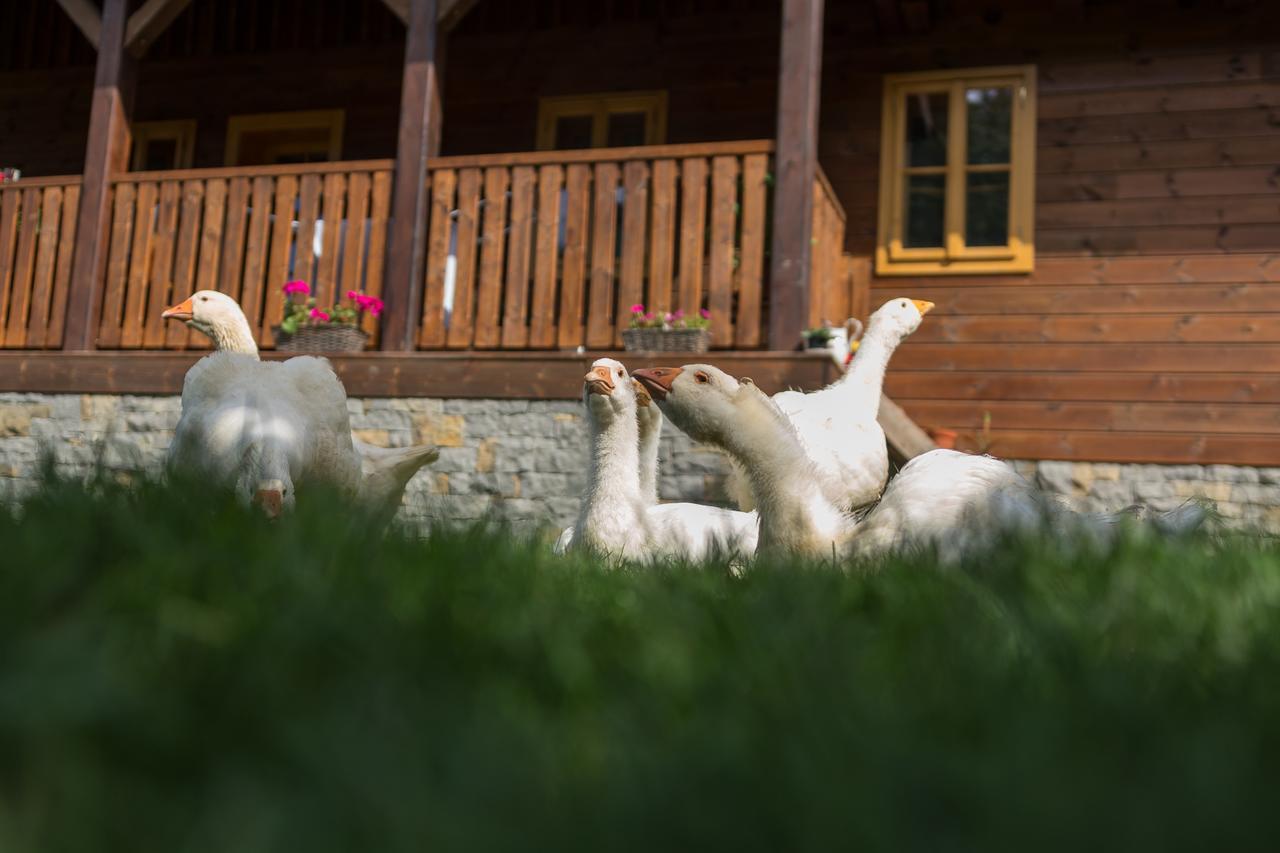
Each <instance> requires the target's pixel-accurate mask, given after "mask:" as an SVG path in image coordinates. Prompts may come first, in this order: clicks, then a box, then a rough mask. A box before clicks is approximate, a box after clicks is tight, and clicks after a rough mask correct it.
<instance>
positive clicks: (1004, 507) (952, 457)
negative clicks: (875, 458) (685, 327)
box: [635, 364, 1204, 557]
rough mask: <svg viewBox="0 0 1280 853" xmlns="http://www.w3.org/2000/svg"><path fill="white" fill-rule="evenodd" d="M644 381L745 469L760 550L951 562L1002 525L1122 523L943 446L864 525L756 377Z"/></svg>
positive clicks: (666, 374) (668, 411) (644, 377)
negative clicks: (926, 551) (1069, 506)
mask: <svg viewBox="0 0 1280 853" xmlns="http://www.w3.org/2000/svg"><path fill="white" fill-rule="evenodd" d="M635 377H636V379H637V380H638V381H639V382H640V383H641V384H642V385H644V387H645V388H646V389H647V390H648V391H649V393H650V394H651V395H652V396H653V399H654V400H655V401H656V402H657V403H658V406H659V407H660V408H661V409H662V412H663V414H665V415H666V416H667V417H668V418H670V419H671V421H672V422H673V423H674V424H675V425H676V426H678V427H679V428H680V429H682V430H684V432H686V433H687V434H688V435H689V436H690V437H692V438H693V439H695V440H697V441H704V442H707V443H709V444H714V445H716V446H718V447H720V448H722V449H724V450H725V451H726V452H727V453H729V455H730V456H732V457H733V458H734V460H735V461H737V462H738V464H739V465H741V466H742V468H743V470H744V472H745V473H746V475H747V477H748V478H749V481H750V485H751V489H752V491H753V493H754V494H755V496H756V500H757V504H758V507H759V513H760V536H759V550H760V552H770V553H783V554H794V555H803V556H810V557H824V556H831V555H832V554H833V553H834V554H848V553H866V554H873V553H882V552H884V551H887V550H890V549H893V548H895V547H900V546H903V545H907V544H913V545H914V544H930V543H932V544H936V545H938V546H939V547H940V549H942V550H943V554H944V556H946V555H947V552H950V553H951V554H953V555H954V553H956V552H958V551H962V550H964V549H966V548H968V547H970V546H974V545H981V544H983V543H984V542H987V541H990V536H991V535H993V533H994V532H995V530H996V529H997V528H1005V527H1008V526H1011V525H1015V526H1016V525H1027V524H1039V523H1043V522H1045V521H1046V520H1047V521H1050V522H1056V521H1060V520H1065V521H1078V522H1080V523H1081V524H1082V525H1086V526H1089V527H1090V528H1092V529H1094V530H1098V529H1100V528H1107V529H1109V528H1111V527H1113V526H1114V522H1115V521H1116V520H1117V519H1118V518H1120V517H1122V516H1080V515H1076V514H1074V513H1067V512H1066V511H1065V510H1061V509H1055V508H1054V507H1052V506H1051V505H1049V504H1048V503H1047V502H1046V501H1044V500H1042V499H1041V497H1040V496H1039V495H1038V494H1037V493H1036V492H1035V491H1034V490H1033V489H1032V487H1031V486H1030V484H1029V483H1027V482H1026V480H1024V479H1023V478H1022V477H1020V476H1019V475H1018V474H1017V473H1015V472H1014V471H1013V470H1012V469H1010V468H1009V467H1008V466H1006V465H1005V464H1004V463H1002V462H1000V461H999V460H997V459H993V458H991V457H989V456H971V455H969V454H965V453H959V452H957V451H954V450H933V451H930V452H929V453H925V454H922V455H920V456H918V457H916V458H915V459H913V460H911V462H910V463H908V464H907V465H906V466H905V467H903V469H902V470H901V471H900V472H899V473H898V475H897V477H895V478H894V479H893V480H892V481H891V482H890V483H889V486H888V488H887V489H886V490H885V492H884V496H883V497H882V498H881V500H880V502H879V503H878V504H876V505H875V507H874V508H872V509H871V510H870V511H869V512H868V513H866V515H865V516H864V517H863V518H861V519H858V518H856V517H855V516H854V515H852V514H850V513H848V512H846V511H845V510H844V508H843V507H842V506H839V505H837V504H836V503H835V502H834V501H832V500H831V499H830V498H828V497H827V495H826V494H825V493H824V492H823V491H822V490H821V489H817V488H814V483H815V478H816V477H817V472H816V468H817V466H816V463H814V462H813V460H812V459H811V458H810V457H809V456H808V454H807V452H806V449H805V447H804V446H803V445H802V444H801V442H800V439H799V437H798V435H797V433H796V428H795V425H794V423H793V422H792V421H791V420H790V419H788V418H787V416H786V415H785V414H784V413H783V412H782V410H781V409H780V408H778V406H777V404H776V403H774V402H773V401H772V400H770V399H769V398H768V397H767V396H765V395H764V393H763V392H761V391H760V390H759V389H758V388H757V387H756V386H755V385H754V384H753V383H752V382H751V380H749V379H742V380H738V379H734V378H733V377H732V376H729V375H728V374H726V373H724V372H723V371H721V370H718V369H717V368H715V367H712V366H711V365H707V364H688V365H685V366H684V367H679V368H647V369H644V370H637V371H636V373H635ZM1203 518H1204V514H1203V511H1202V510H1199V508H1198V507H1193V508H1184V509H1182V510H1175V511H1174V513H1171V514H1166V515H1165V516H1161V517H1160V519H1159V520H1158V522H1157V523H1156V524H1155V527H1157V528H1158V529H1162V530H1167V531H1170V532H1183V531H1185V530H1188V529H1191V528H1194V527H1195V526H1198V525H1199V523H1200V522H1201V521H1202V520H1203Z"/></svg>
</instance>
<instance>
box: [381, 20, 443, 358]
mask: <svg viewBox="0 0 1280 853" xmlns="http://www.w3.org/2000/svg"><path fill="white" fill-rule="evenodd" d="M439 97H440V95H439V90H438V86H437V79H436V0H411V2H410V8H409V27H408V32H407V33H406V34H405V48H404V82H403V83H402V84H401V92H400V135H399V138H398V141H397V144H396V172H395V177H394V179H393V181H394V182H393V185H392V191H391V216H392V220H391V233H390V235H389V239H388V240H387V263H386V271H387V272H386V280H385V282H384V283H383V286H382V293H383V300H384V301H385V302H386V310H385V311H384V312H383V315H382V349H384V350H390V351H393V352H405V351H409V350H412V349H413V348H414V338H415V337H416V336H415V332H416V330H417V327H418V320H419V317H420V316H421V309H422V282H423V278H422V277H423V265H424V260H425V259H424V255H425V250H426V239H427V157H428V156H429V155H430V153H431V148H432V144H433V143H432V139H433V137H435V136H436V130H435V128H434V127H433V125H434V124H436V123H438V116H439V113H438V112H437V106H436V104H435V102H436V101H437V100H438V99H439Z"/></svg>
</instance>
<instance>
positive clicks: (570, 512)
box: [0, 393, 1280, 530]
mask: <svg viewBox="0 0 1280 853" xmlns="http://www.w3.org/2000/svg"><path fill="white" fill-rule="evenodd" d="M348 405H349V406H350V410H351V425H352V429H353V430H355V433H356V435H357V437H359V438H360V439H362V440H364V441H366V442H368V443H370V444H375V445H380V446H395V447H398V446H405V445H409V444H418V443H424V442H434V443H435V444H437V445H439V446H440V459H439V460H438V461H437V462H436V463H435V464H433V465H431V466H429V467H427V468H425V469H424V470H423V471H421V472H420V473H419V474H418V475H417V476H416V477H415V478H414V480H413V482H412V483H411V484H410V486H409V490H408V492H407V494H406V496H405V506H404V508H403V510H402V511H401V517H402V518H403V519H404V520H405V521H408V522H411V523H421V522H426V521H427V520H429V519H449V520H458V521H466V520H471V519H477V518H481V517H483V516H485V515H487V514H490V513H492V514H496V515H497V516H499V517H501V518H504V519H507V520H510V521H514V522H518V523H521V524H525V525H535V524H543V523H549V524H553V525H564V524H568V523H570V522H571V521H572V520H573V517H574V515H575V513H576V511H577V507H578V500H579V497H580V496H581V494H582V489H583V487H584V485H585V481H586V461H587V460H586V444H587V430H586V424H585V422H584V421H583V417H582V411H581V408H582V407H581V404H579V403H577V402H573V401H559V400H456V399H446V400H438V399H421V398H410V399H386V398H365V399H353V400H350V401H349V402H348ZM179 408H180V407H179V400H178V398H177V397H174V396H171V397H147V396H119V397H116V396H103V395H80V394H13V393H3V394H0V500H12V499H15V498H18V497H20V496H21V495H23V494H24V493H26V492H27V491H29V490H30V489H32V488H34V487H35V483H36V481H35V476H36V472H37V469H38V464H39V459H40V455H41V452H42V450H44V449H47V450H48V451H49V452H51V453H52V454H53V458H54V461H55V464H56V467H57V469H58V471H59V472H60V473H62V474H65V475H68V476H82V475H84V474H85V473H87V472H89V471H90V470H92V468H93V466H94V465H95V463H96V462H97V460H99V459H101V463H102V464H103V465H104V466H105V467H106V468H107V469H108V470H110V471H113V472H119V473H121V474H125V473H129V472H137V471H150V472H157V471H159V470H160V467H161V465H162V463H163V460H164V452H165V449H166V448H167V447H168V445H169V441H170V440H171V438H172V436H173V427H174V424H176V423H177V420H178V414H179ZM1013 465H1014V466H1015V467H1016V468H1017V469H1018V470H1019V471H1020V472H1021V473H1022V474H1024V475H1025V476H1027V477H1029V478H1031V479H1033V480H1034V481H1035V482H1036V483H1037V484H1038V485H1039V486H1041V487H1042V488H1044V489H1046V490H1048V491H1050V492H1054V493H1057V494H1060V495H1063V496H1065V497H1066V498H1067V499H1068V500H1069V501H1070V502H1071V503H1073V504H1074V505H1075V506H1077V507H1078V508H1080V509H1085V510H1091V511H1092V510H1098V511H1105V510H1116V509H1121V508H1123V507H1125V506H1128V505H1130V504H1132V503H1135V502H1139V501H1141V502H1145V503H1148V504H1150V505H1152V506H1154V507H1156V508H1158V509H1167V508H1172V507H1173V506H1176V505H1178V504H1180V503H1182V502H1183V501H1184V500H1186V499H1187V498H1189V497H1194V496H1203V497H1207V498H1209V499H1211V500H1213V501H1214V502H1215V503H1216V504H1217V506H1218V509H1219V511H1220V512H1221V513H1222V515H1223V516H1225V517H1226V519H1228V520H1229V521H1231V522H1234V523H1237V524H1239V525H1242V526H1251V527H1252V526H1262V527H1266V528H1268V529H1271V530H1280V468H1245V467H1236V466H1229V465H1113V464H1102V463H1079V462H1074V463H1073V462H1032V461H1016V462H1014V463H1013ZM726 470H727V465H726V462H725V460H724V458H723V456H722V455H721V454H720V453H719V452H718V451H716V450H713V449H710V448H706V447H702V446H698V445H695V444H694V443H693V442H692V441H690V440H689V439H688V438H687V437H686V436H685V435H683V434H682V433H680V432H679V431H677V430H676V429H674V428H673V427H671V426H670V425H668V427H667V429H666V430H665V431H664V435H663V439H662V477H661V481H660V485H659V489H660V494H661V496H662V498H663V499H664V500H688V501H696V502H699V503H723V502H724V500H725V495H724V479H725V473H726Z"/></svg>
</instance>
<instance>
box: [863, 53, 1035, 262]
mask: <svg viewBox="0 0 1280 853" xmlns="http://www.w3.org/2000/svg"><path fill="white" fill-rule="evenodd" d="M996 87H1009V88H1011V89H1012V92H1013V103H1012V117H1011V127H1010V140H1009V163H1008V164H1007V165H1005V164H1002V163H1001V164H972V165H971V164H968V163H967V159H968V157H967V153H968V152H967V151H966V146H967V144H968V127H967V117H968V113H967V110H966V103H967V102H966V99H965V91H966V90H967V89H972V88H996ZM926 93H927V94H939V93H945V94H946V95H947V98H948V117H947V162H946V165H944V166H914V167H908V166H907V165H906V163H905V160H904V158H905V156H906V122H907V110H906V103H907V98H908V96H910V95H918V94H926ZM1035 158H1036V69H1035V66H1034V65H1018V66H1002V67H998V68H969V69H955V70H947V71H923V72H916V73H911V74H892V75H886V77H885V81H884V103H883V110H882V127H881V139H880V207H879V234H878V238H877V240H876V273H877V274H878V275H975V274H976V275H986V274H1001V273H1027V272H1031V270H1032V269H1033V268H1034V267H1035V170H1036V159H1035ZM1006 170H1007V171H1008V172H1009V225H1008V234H1009V242H1008V243H1007V244H1006V245H1004V246H973V247H971V246H967V245H965V239H964V235H965V187H966V178H967V176H968V175H969V174H976V173H980V172H1003V171H1006ZM929 174H938V175H944V176H945V181H944V185H945V190H944V192H945V206H944V220H943V233H944V235H945V238H944V245H943V246H940V247H927V248H926V247H921V248H907V247H906V246H905V245H904V233H903V227H904V221H905V210H904V206H905V201H906V194H905V189H906V179H907V176H908V175H929Z"/></svg>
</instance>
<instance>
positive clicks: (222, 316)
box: [160, 290, 258, 355]
mask: <svg viewBox="0 0 1280 853" xmlns="http://www.w3.org/2000/svg"><path fill="white" fill-rule="evenodd" d="M160 316H161V317H162V318H163V319H165V320H181V321H182V322H184V323H186V324H187V325H188V326H190V327H191V328H193V329H196V330H198V331H201V332H203V333H204V334H206V335H208V336H209V337H210V338H211V339H213V342H214V344H215V345H217V348H218V349H220V350H228V351H230V352H242V353H246V354H254V355H256V354H257V352H258V345H257V344H256V343H255V342H254V340H253V332H252V330H251V329H250V328H249V321H248V320H246V319H245V316H244V312H243V311H241V310H240V305H239V304H238V303H237V302H236V301H235V300H234V299H232V298H231V297H230V296H228V295H227V294H225V293H219V292H218V291H216V290H197V291H196V292H195V293H193V294H191V295H190V296H188V297H187V298H186V299H184V300H183V301H182V302H179V303H178V304H177V305H174V306H173V307H171V308H166V309H165V310H164V313H163V314H161V315H160Z"/></svg>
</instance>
